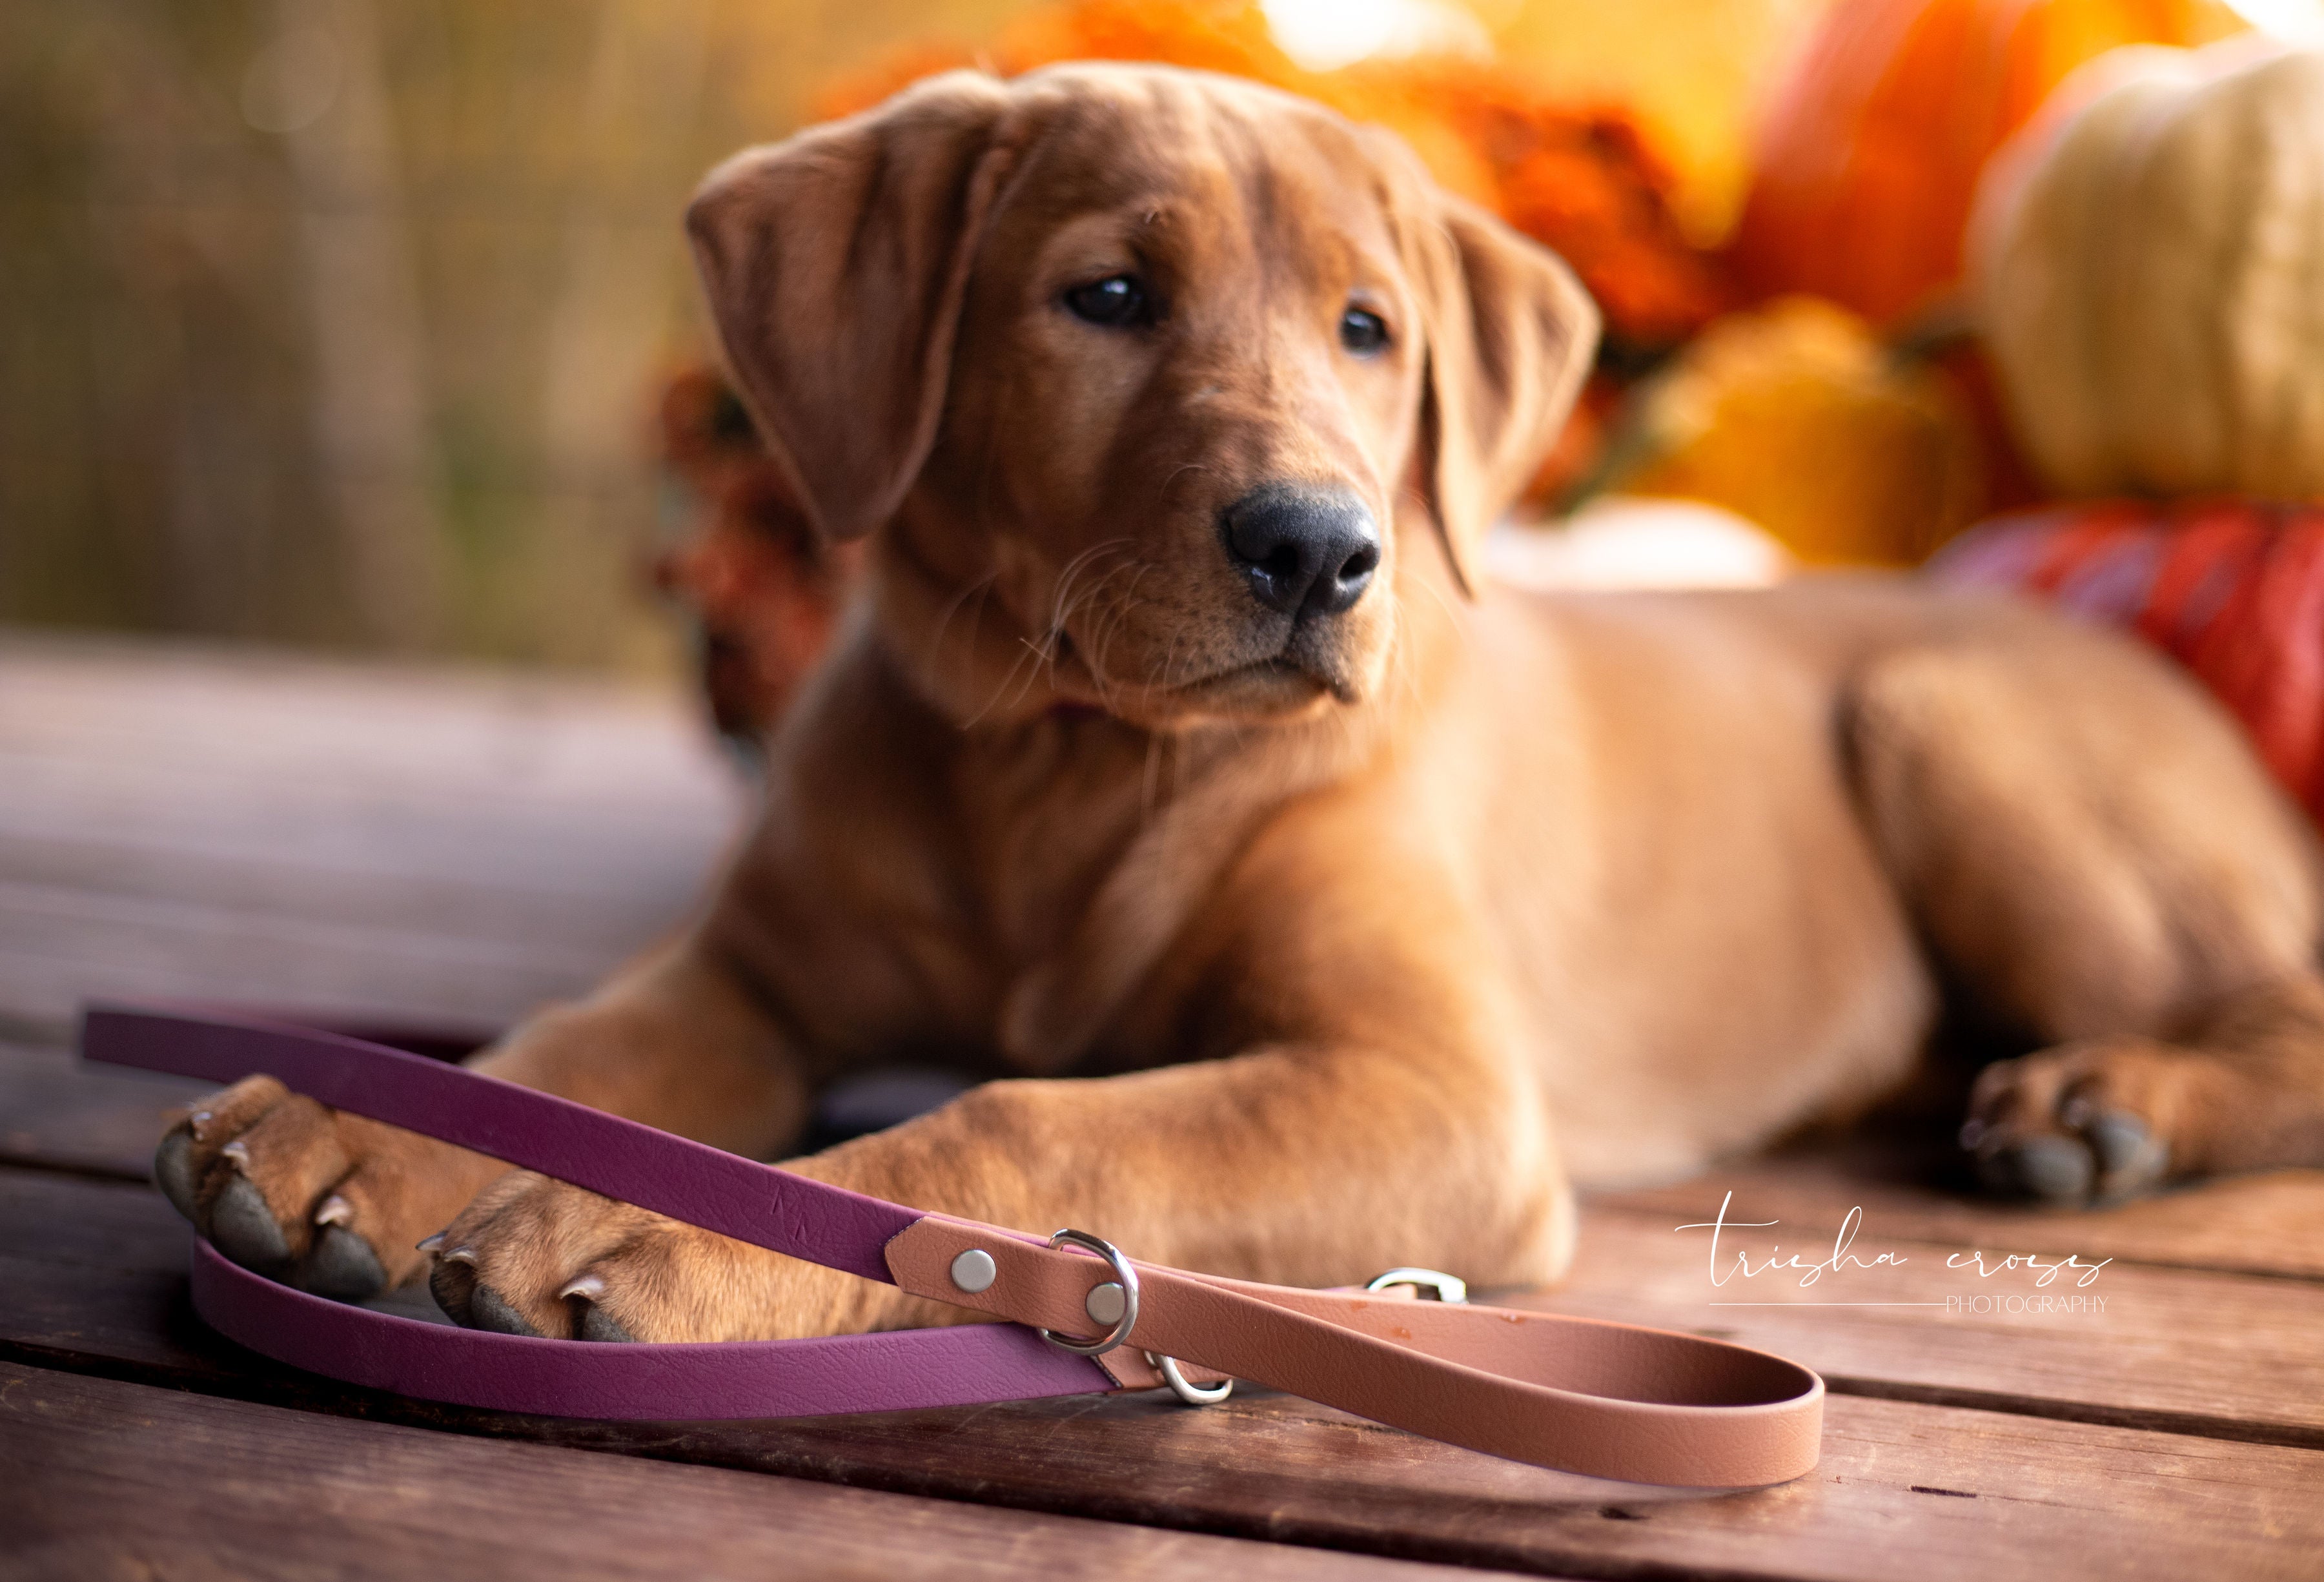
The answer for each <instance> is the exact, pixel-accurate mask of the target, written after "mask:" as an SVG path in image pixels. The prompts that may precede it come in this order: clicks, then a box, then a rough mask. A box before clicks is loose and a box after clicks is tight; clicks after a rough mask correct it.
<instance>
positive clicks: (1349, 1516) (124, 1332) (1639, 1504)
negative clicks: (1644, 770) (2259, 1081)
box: [0, 1172, 2324, 1578]
mask: <svg viewBox="0 0 2324 1582" xmlns="http://www.w3.org/2000/svg"><path fill="white" fill-rule="evenodd" d="M0 1185H5V1187H6V1188H7V1189H8V1191H7V1195H5V1196H0V1355H11V1356H14V1357H15V1358H16V1359H18V1360H20V1361H27V1362H36V1363H40V1364H42V1365H49V1366H53V1367H60V1368H67V1369H76V1370H82V1371H89V1372H97V1373H103V1374H111V1375H114V1376H118V1377H124V1378H128V1379H132V1380H138V1381H144V1382H152V1383H168V1384H172V1385H176V1386H179V1387H181V1388H188V1389H193V1390H198V1391H200V1392H206V1393H211V1394H218V1395H227V1396H236V1397H241V1398H244V1399H252V1400H256V1401H260V1402H270V1403H280V1404H288V1405H296V1406H300V1407H304V1408H309V1409H311V1410H314V1411H322V1412H327V1413H332V1414H337V1415H343V1416H359V1417H365V1418H371V1419H377V1420H387V1421H395V1422H402V1423H407V1424H416V1425H421V1426H429V1427H437V1428H443V1429H453V1430H456V1431H457V1432H460V1433H464V1434H470V1435H490V1436H498V1437H512V1438H519V1439H530V1440H536V1441H541V1442H546V1443H550V1444H557V1445H563V1446H567V1447H576V1448H594V1449H601V1450H608V1451H617V1452H622V1453H626V1454H632V1455H640V1456H646V1457H659V1458H667V1459H677V1460H684V1461H687V1462H694V1463H699V1464H703V1465H715V1466H728V1467H735V1468H743V1469H749V1470H754V1471H761V1472H773V1473H781V1474H788V1475H797V1476H807V1477H814V1478H818V1479H824V1480H827V1481H832V1482H839V1483H848V1484H858V1485H868V1486H876V1487H881V1488H886V1489H891V1490H896V1491H900V1492H905V1493H911V1494H938V1495H944V1496H946V1497H951V1498H957V1499H967V1500H975V1501H980V1502H984V1503H1001V1504H1008V1505H1013V1506H1019V1507H1023V1508H1028V1509H1035V1510H1042V1511H1048V1512H1054V1513H1069V1514H1076V1515H1084V1516H1097V1517H1105V1518H1110V1519H1115V1520H1124V1521H1133V1522H1146V1523H1152V1524H1157V1525H1171V1526H1183V1527H1188V1528H1193V1529H1197V1530H1201V1531H1211V1532H1216V1533H1222V1534H1228V1535H1232V1536H1240V1537H1250V1538H1271V1539H1277V1540H1289V1541H1296V1542H1299V1543H1306V1544H1315V1545H1322V1546H1324V1547H1330V1548H1341V1549H1349V1550H1362V1551H1367V1552H1372V1553H1379V1554H1384V1555H1396V1556H1403V1557H1406V1558H1412V1559H1432V1560H1441V1561H1457V1562H1459V1563H1462V1564H1466V1565H1490V1566H1500V1567H1505V1568H1512V1569H1520V1570H1531V1571H1536V1572H1553V1573H1570V1574H1575V1575H1584V1576H1671V1577H1697V1576H1702V1575H1730V1576H1748V1577H1899V1578H1904V1577H1926V1576H1929V1575H1932V1574H1963V1573H1969V1572H1975V1571H1997V1572H1999V1573H2001V1574H2012V1572H2013V1568H2015V1567H2017V1566H2018V1565H2019V1564H2020V1562H2022V1561H2023V1559H2024V1557H2025V1556H2026V1555H2029V1554H2040V1555H2043V1556H2047V1557H2060V1558H2071V1559H2073V1560H2074V1562H2075V1564H2076V1565H2077V1566H2078V1567H2080V1568H2082V1569H2085V1570H2088V1571H2090V1572H2093V1573H2101V1572H2102V1573H2104V1574H2108V1575H2125V1576H2157V1577H2167V1576H2188V1575H2236V1576H2254V1577H2259V1576H2286V1577H2292V1576H2301V1575H2312V1574H2318V1569H2317V1568H2318V1566H2319V1557H2324V1502H2318V1501H2316V1500H2314V1499H2313V1498H2311V1497H2310V1491H2311V1490H2312V1489H2313V1488H2315V1487H2318V1486H2324V1453H2319V1452H2316V1451H2310V1450H2301V1449H2295V1448H2282V1447H2279V1446H2273V1445H2260V1444H2247V1443H2236V1442H2231V1441H2224V1440H2212V1439H2201V1438H2199V1437H2193V1436H2188V1435H2181V1434H2165V1433H2153V1432H2144V1431H2138V1430H2134V1429H2116V1428H2107V1427H2096V1426H2090V1425H2088V1424H2083V1423H2076V1422H2069V1421H2054V1420H2042V1419H2039V1418H2031V1417H2013V1416H2010V1415H2006V1414H2003V1413H1997V1412H1992V1411H1969V1410H1959V1409H1954V1408H1950V1407H1943V1406H1933V1405H1928V1404H1917V1403H1902V1402H1892V1401H1883V1400H1870V1399H1858V1398H1850V1397H1847V1396H1840V1397H1836V1398H1835V1399H1834V1400H1833V1401H1832V1402H1831V1412H1830V1416H1829V1428H1828V1431H1827V1437H1826V1445H1825V1459H1824V1465H1823V1466H1821V1468H1820V1469H1819V1470H1818V1472H1817V1473H1816V1474H1815V1475H1814V1476H1812V1478H1809V1479H1805V1480H1803V1481H1802V1482H1800V1483H1798V1484H1794V1485H1788V1486H1787V1487H1785V1488H1781V1489H1775V1490H1766V1491H1758V1492H1755V1493H1748V1494H1731V1495H1708V1496H1706V1495H1703V1494H1692V1493H1686V1492H1682V1491H1665V1490H1648V1489H1640V1488H1637V1487H1634V1486H1631V1485H1616V1484H1609V1483H1603V1482H1599V1481H1596V1480H1591V1479H1584V1478H1575V1477H1568V1476H1561V1475H1559V1474H1555V1473H1549V1472H1543V1471H1540V1470H1538V1469H1535V1468H1530V1467H1524V1466H1516V1465H1515V1464H1512V1463H1508V1462H1501V1461H1496V1460H1492V1459H1490V1458H1489V1457H1479V1456H1473V1455H1470V1454H1468V1453H1465V1452H1462V1451H1459V1450H1454V1449H1452V1448H1448V1447H1445V1446H1441V1445H1436V1444H1433V1443H1431V1442H1429V1441H1426V1440H1423V1439H1415V1438H1412V1437H1411V1436H1408V1435H1404V1434H1399V1433H1396V1432H1393V1431H1392V1430H1388V1429H1379V1428H1378V1427H1376V1426H1374V1425H1370V1424H1367V1423H1363V1422H1361V1421H1359V1420H1354V1419H1351V1418H1349V1417H1346V1416H1344V1415H1343V1414H1341V1413H1338V1412H1334V1411H1329V1410H1327V1409H1324V1408H1320V1407H1316V1406H1314V1405H1311V1404H1309V1403H1307V1402H1301V1401H1298V1400H1296V1399H1293V1398H1290V1397H1286V1396H1283V1395H1279V1394H1275V1393H1271V1392H1246V1393H1243V1394H1240V1395H1238V1396H1237V1397H1236V1399H1235V1400H1234V1401H1232V1402H1230V1403H1229V1404H1228V1405H1227V1406H1225V1407H1222V1408H1218V1409H1213V1410H1212V1411H1202V1412H1194V1411H1186V1410H1185V1409H1184V1408H1181V1407H1179V1406H1177V1405H1176V1403H1175V1402H1171V1401H1169V1400H1168V1399H1167V1397H1165V1398H1157V1397H1155V1396H1145V1397H1111V1398H1101V1397H1089V1398H1077V1399H1071V1400H1065V1401H1055V1402H1020V1403H1016V1404H1012V1405H1006V1406H995V1407H987V1408H980V1409H967V1410H960V1411H926V1412H901V1413H889V1414H881V1415H878V1416H873V1417H849V1418H825V1419H818V1420H800V1421H790V1422H782V1423H695V1424H608V1423H590V1422H578V1421H573V1420H558V1419H539V1418H523V1417H518V1416H514V1415H511V1414H504V1413H493V1412H476V1411H463V1410H459V1409H454V1408H444V1407H436V1406H431V1405H429V1404H427V1403H423V1402H410V1401H405V1400H402V1399H400V1398H396V1397H390V1396H383V1395H377V1394H373V1393H371V1392H360V1391H351V1390H346V1389H343V1388H341V1387H338V1386H336V1385H333V1384H331V1383H328V1382H327V1381H322V1380H318V1379H315V1378H313V1377H311V1376H309V1375H304V1374H296V1373H293V1372H291V1370H287V1369H282V1368H280V1367H276V1366H274V1365H270V1364H267V1363H264V1362H263V1360H261V1359H258V1358H254V1357H252V1356H250V1355H248V1354H246V1353H243V1352H241V1351H240V1350H239V1349H238V1348H235V1347H234V1346H230V1345H228V1344H226V1343H225V1342H223V1341H221V1340H219V1339H217V1337H214V1336H211V1335H208V1333H206V1332H205V1331H203V1330H202V1329H201V1328H199V1326H198V1323H196V1322H195V1321H194V1320H193V1319H192V1318H191V1316H190V1314H189V1312H188V1311H187V1310H186V1309H185V1306H184V1301H183V1294H182V1291H183V1280H182V1276H180V1274H179V1273H178V1272H177V1271H178V1269H179V1268H180V1266H181V1261H182V1257H183V1236H184V1232H183V1231H182V1229H180V1228H178V1227H176V1226H175V1225H174V1217H173V1216H171V1214H170V1212H169V1210H168V1209H167V1207H164V1206H162V1205H161V1204H160V1203H159V1202H158V1200H157V1199H155V1198H154V1197H153V1195H152V1193H151V1192H150V1191H146V1190H143V1189H137V1188H134V1187H129V1186H123V1185H113V1184H109V1183H105V1182H97V1181H86V1180H67V1179H64V1178H60V1177H45V1176H38V1175H32V1174H28V1173H24V1172H14V1173H7V1172H0ZM2157 1277H2158V1278H2175V1279H2180V1280H2186V1281H2200V1280H2202V1279H2204V1278H2206V1277H2203V1276H2199V1275H2191V1274H2188V1275H2167V1274H2164V1275H2158V1276H2157ZM2255 1283H2267V1282H2255ZM1905 1338H1906V1340H1907V1341H1908V1342H1909V1339H1910V1337H1905ZM1929 1489H1935V1490H1941V1491H1951V1492H1950V1493H1937V1494H1930V1493H1925V1492H1920V1491H1923V1490H1929ZM1964 1495H1975V1496H1976V1500H1975V1501H1974V1502H1972V1501H1970V1500H1969V1499H1967V1498H1963V1497H1960V1496H1964Z"/></svg>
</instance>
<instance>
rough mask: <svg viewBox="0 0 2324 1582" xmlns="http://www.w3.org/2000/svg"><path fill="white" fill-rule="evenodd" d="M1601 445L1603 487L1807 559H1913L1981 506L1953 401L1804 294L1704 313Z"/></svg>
mask: <svg viewBox="0 0 2324 1582" xmlns="http://www.w3.org/2000/svg"><path fill="white" fill-rule="evenodd" d="M1612 453H1613V455H1614V457H1615V458H1616V460H1615V463H1614V465H1613V466H1612V467H1610V468H1609V476H1608V477H1607V478H1606V479H1605V480H1604V484H1605V486H1606V487H1608V488H1609V489H1611V490H1614V491H1618V492H1619V493H1621V494H1625V495H1660V496H1665V497H1674V498H1681V499H1689V500H1701V501H1706V502H1708V503H1710V504H1714V505H1719V506H1723V507H1725V508H1726V509H1727V510H1729V511H1731V512H1734V513H1736V514H1738V515H1739V516H1741V517H1743V518H1745V519H1746V520H1748V521H1750V522H1753V523H1757V524H1758V525H1759V526H1761V527H1763V528H1765V529H1766V531H1767V532H1770V533H1772V534H1773V535H1775V538H1776V539H1777V540H1779V541H1781V542H1782V543H1783V544H1784V547H1785V548H1786V549H1788V550H1791V552H1792V553H1794V554H1795V555H1797V556H1798V557H1799V558H1800V559H1801V560H1805V561H1808V562H1810V563H1811V564H1824V565H1835V564H1837V565H1847V564H1858V565H1864V564H1872V565H1912V564H1914V563H1917V562H1918V561H1920V560H1923V559H1924V558H1925V557H1926V556H1927V555H1928V554H1929V552H1930V551H1931V550H1934V549H1935V548H1936V547H1937V546H1938V545H1939V544H1941V543H1942V542H1943V541H1945V540H1946V539H1948V538H1950V537H1951V536H1952V535H1953V534H1954V533H1956V532H1960V530H1961V529H1962V528H1964V527H1966V526H1968V525H1969V523H1971V522H1974V521H1975V520H1977V518H1978V515H1979V514H1980V513H1982V511H1983V509H1984V505H1985V497H1986V491H1985V476H1984V467H1983V462H1982V459H1981V457H1980V455H1979V451H1978V440H1977V435H1976V430H1975V429H1974V426H1973V424H1972V421H1971V419H1970V417H1969V413H1968V412H1967V411H1966V410H1964V408H1963V406H1962V404H1961V403H1960V401H1959V400H1958V399H1957V398H1956V397H1955V396H1954V395H1953V393H1952V392H1951V391H1950V389H1949V388H1948V387H1947V386H1946V385H1945V384H1943V383H1942V382H1941V380H1939V379H1938V378H1937V377H1936V376H1935V375H1933V374H1932V373H1930V372H1929V371H1928V370H1927V369H1926V368H1924V367H1922V366H1919V365H1914V364H1911V363H1908V362H1904V361H1903V360H1901V359H1899V358H1898V357H1897V356H1895V354H1894V353H1892V352H1891V351H1890V350H1889V348H1888V347H1886V346H1885V345H1883V344H1882V343H1881V341H1880V339H1879V338H1878V337H1877V336H1876V335H1875V334H1874V333H1873V332H1872V330H1871V328H1870V327H1869V326H1867V324H1866V323H1865V322H1864V320H1863V319H1858V317H1857V316H1856V315H1855V314H1853V313H1850V312H1849V311H1848V310H1846V309H1843V308H1840V307H1838V306H1835V305H1834V304H1832V303H1831V302H1827V301H1822V300H1821V299H1819V298H1814V297H1788V298H1783V299H1780V300H1778V301H1775V302H1772V303H1769V304H1768V305H1767V306H1766V307H1765V308H1761V309H1757V310H1753V311H1750V312H1745V313H1732V314H1729V315H1728V316H1727V317H1725V318H1723V319H1718V320H1716V321H1714V322H1713V323H1712V324H1711V327H1710V328H1707V329H1705V330H1704V331H1703V332H1702V334H1701V335H1700V336H1698V337H1697V338H1695V339H1694V340H1693V341H1692V343H1690V344H1689V345H1688V347H1687V348H1686V350H1685V351H1683V353H1681V354H1680V355H1679V356H1678V357H1677V358H1676V359H1675V360H1674V363H1673V364H1672V365H1671V366H1670V367H1669V368H1667V369H1665V371H1664V372H1662V373H1660V374H1658V375H1655V379H1654V380H1653V382H1652V383H1650V384H1647V385H1646V387H1644V389H1642V390H1641V391H1640V392H1639V393H1638V395H1637V398H1636V400H1635V402H1634V404H1633V407H1632V411H1631V412H1630V414H1629V415H1628V419H1627V420H1626V421H1625V422H1624V423H1623V425H1622V427H1621V429H1620V430H1618V432H1617V434H1616V436H1615V439H1614V440H1613V443H1612Z"/></svg>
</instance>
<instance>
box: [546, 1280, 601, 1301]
mask: <svg viewBox="0 0 2324 1582" xmlns="http://www.w3.org/2000/svg"><path fill="white" fill-rule="evenodd" d="M557 1296H558V1300H560V1301H562V1300H564V1299H566V1298H567V1297H576V1296H577V1297H581V1298H583V1299H585V1300H589V1301H593V1302H598V1301H603V1300H605V1282H604V1281H602V1280H600V1279H598V1278H597V1276H595V1275H594V1274H585V1275H583V1276H582V1277H581V1278H580V1279H578V1280H576V1281H574V1282H573V1283H572V1284H570V1285H568V1286H567V1287H566V1288H565V1289H564V1290H563V1291H558V1293H557Z"/></svg>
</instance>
